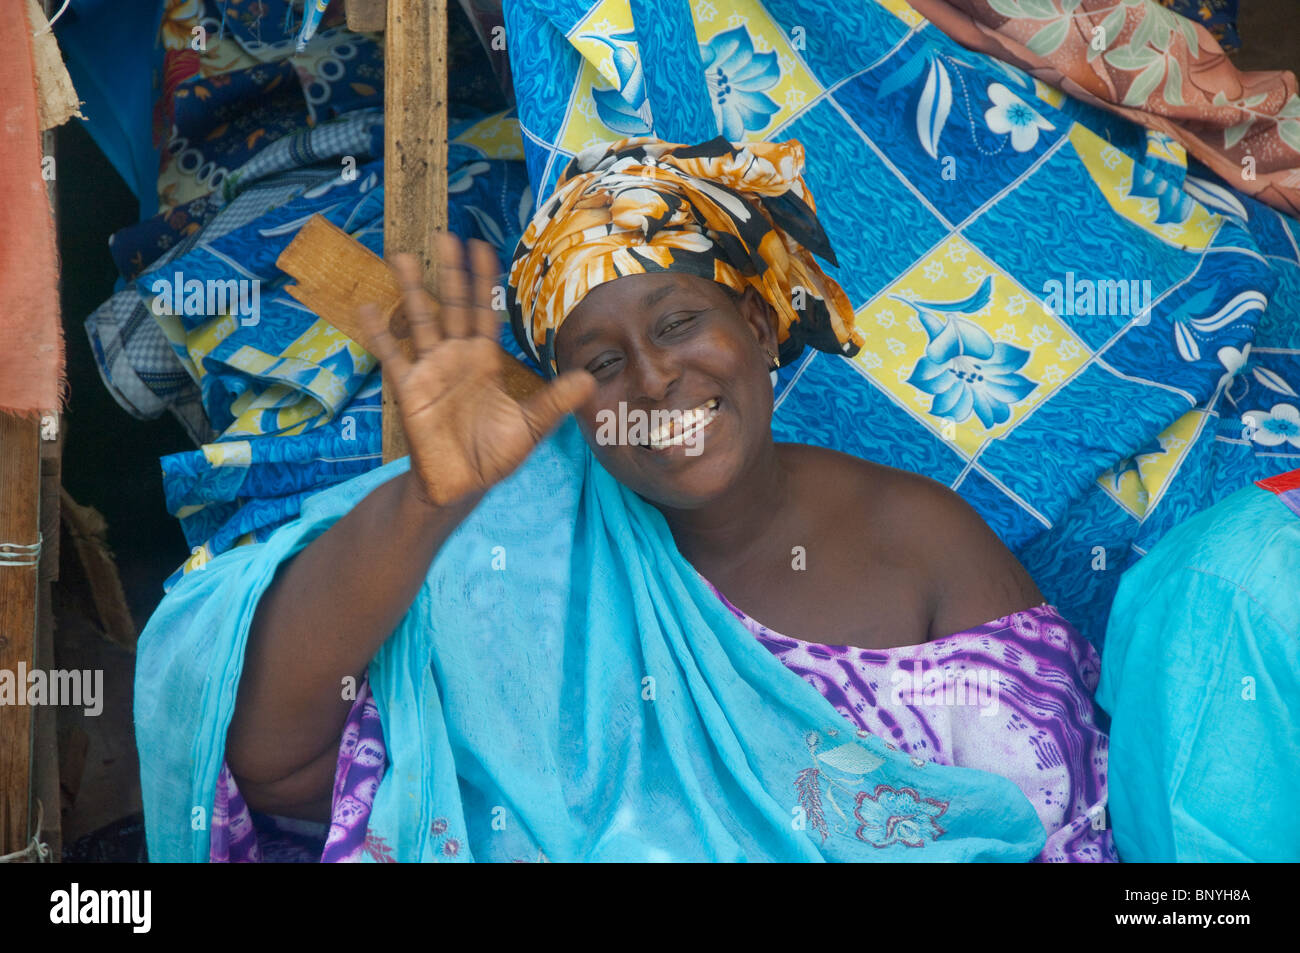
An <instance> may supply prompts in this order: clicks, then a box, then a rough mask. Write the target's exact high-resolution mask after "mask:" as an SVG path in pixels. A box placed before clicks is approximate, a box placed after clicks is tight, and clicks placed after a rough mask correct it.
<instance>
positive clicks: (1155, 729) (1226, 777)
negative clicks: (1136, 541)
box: [1097, 471, 1300, 862]
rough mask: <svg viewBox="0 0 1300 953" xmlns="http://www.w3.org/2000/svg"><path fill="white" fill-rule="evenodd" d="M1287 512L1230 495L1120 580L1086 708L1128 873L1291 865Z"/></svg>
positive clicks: (1296, 637)
mask: <svg viewBox="0 0 1300 953" xmlns="http://www.w3.org/2000/svg"><path fill="white" fill-rule="evenodd" d="M1296 476H1297V477H1300V471H1296ZM1294 492H1295V491H1292V494H1291V495H1294ZM1286 500H1287V495H1278V494H1275V493H1273V492H1269V491H1268V490H1265V489H1262V488H1260V487H1258V486H1249V487H1246V488H1245V489H1242V490H1238V491H1237V492H1236V493H1233V494H1232V495H1231V496H1229V497H1227V498H1226V499H1224V500H1223V501H1221V502H1220V503H1218V504H1217V505H1215V506H1213V507H1211V508H1210V509H1208V510H1205V511H1203V512H1201V513H1199V514H1197V515H1196V516H1195V517H1193V518H1192V519H1190V520H1188V521H1186V522H1185V523H1183V524H1182V525H1180V526H1179V527H1177V528H1176V529H1174V530H1173V531H1172V532H1170V533H1169V534H1168V535H1167V536H1165V538H1164V539H1163V540H1162V541H1161V542H1160V543H1159V544H1158V545H1157V546H1156V547H1155V548H1154V549H1152V550H1151V552H1150V553H1149V554H1148V555H1147V556H1146V557H1145V558H1144V559H1143V560H1142V561H1141V562H1139V563H1138V564H1137V565H1136V566H1135V567H1133V568H1132V569H1131V570H1129V572H1128V573H1127V574H1125V576H1124V579H1123V581H1122V582H1121V583H1120V587H1119V591H1118V594H1117V595H1116V598H1115V604H1114V608H1113V610H1112V612H1111V616H1110V625H1109V628H1108V629H1107V632H1106V651H1105V652H1104V653H1103V654H1102V674H1101V684H1100V685H1099V687H1098V690H1097V701H1098V702H1099V703H1100V704H1101V706H1102V707H1103V708H1104V709H1106V711H1107V712H1109V713H1110V715H1111V719H1112V721H1111V734H1110V814H1111V823H1112V825H1113V832H1114V835H1115V844H1116V847H1117V848H1118V850H1119V854H1120V857H1121V859H1123V860H1125V861H1166V862H1168V861H1292V862H1294V861H1300V811H1297V810H1296V809H1295V802H1296V792H1297V791H1300V730H1298V726H1300V514H1297V512H1295V511H1293V510H1292V509H1291V508H1289V507H1288V505H1287V503H1286Z"/></svg>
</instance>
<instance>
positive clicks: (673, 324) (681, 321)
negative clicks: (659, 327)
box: [664, 314, 695, 334]
mask: <svg viewBox="0 0 1300 953" xmlns="http://www.w3.org/2000/svg"><path fill="white" fill-rule="evenodd" d="M694 320H695V315H693V314H688V315H686V316H685V317H681V318H677V319H675V320H673V321H670V322H669V323H668V324H667V325H666V326H665V327H664V333H665V334H667V333H668V332H669V331H671V330H673V329H674V328H676V327H680V326H681V325H683V324H686V323H687V322H688V321H694Z"/></svg>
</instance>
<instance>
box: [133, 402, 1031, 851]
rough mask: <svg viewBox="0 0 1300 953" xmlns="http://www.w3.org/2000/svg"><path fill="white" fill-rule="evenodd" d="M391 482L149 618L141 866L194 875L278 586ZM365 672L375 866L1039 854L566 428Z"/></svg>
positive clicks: (230, 556) (199, 577)
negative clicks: (719, 588)
mask: <svg viewBox="0 0 1300 953" xmlns="http://www.w3.org/2000/svg"><path fill="white" fill-rule="evenodd" d="M408 462H409V461H408V460H405V459H403V460H399V461H394V462H393V463H391V464H389V465H387V466H385V467H383V468H382V469H379V470H375V471H372V472H370V473H367V474H365V475H363V476H360V477H357V478H356V479H353V480H351V481H349V482H348V483H344V484H341V485H339V486H336V487H333V488H331V489H329V490H327V491H325V492H322V493H320V494H319V495H317V496H315V497H313V498H312V499H311V500H309V501H308V502H307V503H306V505H305V506H304V507H303V511H302V515H301V517H300V518H299V519H297V520H296V521H294V522H293V523H290V524H288V525H286V526H284V527H283V528H282V529H280V530H279V531H278V532H276V533H275V534H274V535H273V536H272V537H271V538H270V539H269V540H268V541H267V542H265V543H260V544H256V545H250V546H244V547H240V548H237V549H235V550H232V551H230V552H228V553H226V554H224V555H222V556H221V557H219V558H217V559H216V560H213V561H212V562H211V563H209V564H208V565H207V567H206V568H205V569H203V570H202V571H199V572H192V573H190V574H188V575H187V576H186V577H185V578H184V580H183V581H182V582H181V583H180V584H179V585H177V586H176V587H175V588H174V589H173V590H172V592H171V593H170V594H169V595H168V596H167V597H166V598H165V599H164V600H163V603H162V604H161V605H160V606H159V608H158V611H157V612H156V613H155V615H154V617H153V618H152V619H151V620H150V622H149V625H148V627H147V628H146V630H145V632H144V634H143V635H142V636H141V639H140V645H139V657H138V663H137V669H136V671H137V676H136V691H135V697H136V710H135V717H136V732H137V740H138V745H139V751H140V765H141V777H142V783H143V792H144V807H145V820H146V825H147V832H148V846H149V855H150V858H151V859H152V860H163V861H169V860H193V861H204V860H207V859H208V851H209V844H208V831H207V823H206V819H207V818H208V817H209V816H210V815H211V812H212V805H213V799H214V792H215V787H216V781H217V775H218V773H219V771H220V768H221V765H222V760H223V749H224V742H225V735H226V730H227V727H228V726H229V724H230V720H231V716H232V713H233V710H234V705H235V697H236V690H237V688H238V684H239V675H240V670H241V667H242V664H243V659H244V649H245V645H246V641H247V638H248V632H249V628H250V624H251V622H252V619H253V613H254V611H255V609H256V607H257V603H258V599H259V597H260V596H261V594H262V592H263V591H264V590H265V589H266V587H267V586H268V585H269V584H270V582H271V580H272V578H273V576H274V575H275V572H276V568H277V567H278V566H279V565H280V564H281V563H282V562H284V561H285V560H287V559H289V558H290V557H292V556H293V555H294V554H295V553H296V552H298V551H299V550H301V549H302V548H303V547H305V546H306V545H307V544H308V543H310V542H311V541H312V539H314V538H315V537H316V536H318V535H320V534H321V533H322V532H324V531H325V530H326V529H328V528H329V527H330V526H331V525H332V524H333V523H334V521H335V520H337V519H338V518H339V517H341V516H342V515H343V514H344V513H346V512H348V510H349V509H350V508H351V507H352V506H353V505H355V504H356V503H357V501H359V500H360V499H361V498H362V497H364V496H365V495H366V494H367V493H368V492H370V491H371V490H372V489H374V488H375V487H376V486H378V485H379V484H380V483H382V482H384V481H385V480H388V479H390V478H392V477H393V476H395V475H397V474H399V473H401V472H402V471H403V470H405V469H406V468H407V466H408ZM338 571H339V572H340V573H365V572H368V571H369V567H366V566H360V565H356V566H340V567H338ZM369 677H370V682H371V687H372V690H373V692H374V694H375V700H376V704H377V706H378V709H379V714H380V717H381V719H382V722H383V726H384V740H385V743H386V744H387V746H388V757H389V761H390V765H389V768H388V771H387V772H386V773H385V775H384V778H383V781H382V783H381V784H380V785H379V788H378V790H377V792H376V794H375V801H374V806H373V809H372V813H371V817H370V829H369V834H370V836H371V837H372V838H375V839H376V841H377V842H379V843H383V844H385V845H386V846H387V847H388V848H390V849H391V852H392V856H393V857H395V858H396V859H398V860H405V861H414V860H434V859H439V860H445V859H449V858H448V857H446V855H445V854H443V853H439V852H437V850H436V848H437V846H438V844H440V843H445V842H446V840H447V839H448V838H454V839H456V840H457V841H458V843H459V844H460V845H462V849H461V850H460V851H459V852H458V854H457V855H456V856H455V858H454V859H456V860H537V859H539V858H545V859H548V860H552V861H579V860H583V861H603V860H629V861H650V860H677V861H737V860H780V861H796V860H804V861H817V860H836V861H839V860H846V861H847V860H880V861H969V860H999V861H1026V860H1030V859H1032V858H1033V857H1035V856H1036V855H1037V854H1038V853H1039V851H1040V850H1041V849H1042V847H1043V843H1044V840H1045V832H1044V830H1043V827H1042V824H1041V822H1040V821H1039V820H1038V818H1037V816H1036V814H1035V812H1034V809H1033V807H1032V806H1031V804H1030V803H1029V801H1028V799H1026V798H1025V796H1024V795H1023V794H1022V793H1021V792H1020V790H1019V789H1018V788H1017V787H1016V786H1015V785H1014V784H1013V783H1012V782H1011V781H1009V780H1007V779H1005V778H1002V777H999V776H996V775H993V774H989V773H987V772H983V771H977V770H973V769H967V768H958V767H948V766H944V765H938V764H931V763H927V762H924V761H922V760H921V759H919V758H917V759H913V758H910V757H909V756H907V755H906V754H903V753H902V752H899V751H897V750H894V749H892V748H891V747H889V746H888V745H887V744H886V743H885V742H883V741H882V740H881V739H879V738H876V737H874V736H871V735H867V734H865V733H863V732H858V731H857V730H856V729H855V728H854V727H853V726H852V725H851V724H850V723H849V722H848V721H847V720H846V719H845V718H844V717H843V716H842V715H840V714H839V713H838V712H837V711H836V710H835V709H834V708H833V707H832V706H831V704H830V703H829V702H828V701H826V699H825V698H823V697H822V696H821V694H819V693H818V691H817V690H816V689H815V688H813V686H812V685H810V684H808V683H807V682H805V681H804V680H803V679H801V678H800V677H799V676H797V675H795V674H794V673H793V672H791V671H789V670H788V669H786V668H785V667H784V666H783V665H782V664H781V662H780V661H778V660H777V659H776V658H775V657H774V656H773V655H772V654H771V653H770V652H768V651H767V649H765V648H763V647H762V646H761V645H760V644H759V643H758V642H757V641H756V640H755V639H754V638H753V637H752V636H751V635H749V633H748V632H747V631H746V630H745V629H744V627H743V626H742V625H741V623H740V622H739V621H738V620H737V619H736V618H735V617H734V616H732V615H731V613H730V612H729V611H728V610H727V609H726V607H725V606H723V604H722V603H721V602H719V601H718V599H717V598H716V597H715V596H714V595H713V594H712V593H711V592H709V590H708V588H707V587H706V585H705V583H704V581H703V579H702V578H701V577H700V576H699V575H698V574H697V573H696V572H695V571H694V569H693V568H692V567H691V565H690V564H689V563H688V562H687V561H686V560H685V558H684V557H683V556H682V555H681V554H680V553H679V552H678V550H677V548H676V546H675V545H674V542H673V538H672V535H671V534H670V533H669V531H668V527H667V525H666V523H665V522H664V519H663V517H662V515H661V514H660V513H659V512H658V510H656V509H655V508H654V507H652V506H650V505H649V504H648V503H646V502H645V501H644V500H642V499H641V498H639V497H638V496H636V495H635V494H634V493H633V492H632V491H630V490H628V489H626V488H625V487H623V486H622V485H620V484H619V483H618V482H617V481H616V480H614V479H613V477H611V476H610V475H609V474H608V473H607V472H606V471H605V470H604V469H603V468H602V467H601V466H600V464H599V463H597V462H596V460H595V458H594V457H593V456H592V454H591V452H590V450H589V448H588V447H587V445H586V443H585V441H584V440H583V438H582V435H581V433H580V432H579V430H578V427H577V424H576V422H575V421H574V420H573V419H572V418H569V419H568V420H566V422H565V423H564V424H563V425H562V426H561V428H560V429H559V430H558V431H557V432H556V433H555V434H554V435H553V436H551V437H550V438H548V439H547V440H546V441H545V442H544V443H543V444H542V445H540V446H539V447H538V448H537V450H536V451H535V452H534V453H533V454H532V455H531V456H530V457H529V459H528V460H527V461H526V462H525V463H524V465H523V466H522V467H521V468H520V469H519V470H518V471H516V473H515V474H513V475H512V476H511V477H510V478H509V479H508V480H506V481H504V482H503V483H501V484H499V485H498V486H496V487H494V488H493V489H492V491H491V492H490V493H488V495H487V496H486V497H485V498H484V499H483V501H482V502H481V503H480V504H479V506H478V507H477V508H476V509H475V511H474V512H473V513H472V514H471V516H470V517H469V518H468V519H467V520H466V521H465V522H464V523H463V524H462V525H461V526H460V527H459V528H458V529H457V531H456V532H455V533H454V534H453V535H452V536H451V538H450V539H449V540H448V541H447V543H446V544H445V545H444V546H443V548H442V550H441V551H440V552H439V553H438V556H437V557H436V558H435V560H434V561H433V564H432V566H431V567H430V569H429V573H428V578H427V579H426V581H425V584H424V586H423V587H422V589H421V590H420V593H419V595H418V596H417V598H416V600H415V603H414V604H413V605H412V607H411V609H410V611H409V612H408V613H407V614H406V617H405V618H404V619H403V621H402V623H401V624H400V625H399V626H398V628H397V630H396V631H395V632H394V633H393V635H392V637H391V638H390V639H389V640H388V641H387V642H386V643H385V644H384V646H383V647H382V648H381V649H380V651H379V652H378V654H377V655H376V656H375V658H374V660H373V662H372V663H371V665H370V669H369ZM831 777H833V778H835V779H837V780H838V781H840V782H843V783H846V784H848V785H850V786H851V788H852V789H853V790H855V791H856V792H857V793H856V796H855V797H854V799H853V800H852V801H849V802H845V801H844V798H843V796H841V797H840V799H839V800H836V799H835V798H834V795H833V794H832V793H831V791H830V788H829V787H828V786H827V785H826V782H825V779H827V778H831ZM837 790H843V788H842V787H839V786H837ZM435 820H437V821H438V822H439V824H438V825H437V827H438V833H437V836H435V833H434V831H433V828H434V822H435ZM444 824H445V827H444Z"/></svg>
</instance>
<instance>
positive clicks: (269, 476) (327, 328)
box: [135, 114, 532, 589]
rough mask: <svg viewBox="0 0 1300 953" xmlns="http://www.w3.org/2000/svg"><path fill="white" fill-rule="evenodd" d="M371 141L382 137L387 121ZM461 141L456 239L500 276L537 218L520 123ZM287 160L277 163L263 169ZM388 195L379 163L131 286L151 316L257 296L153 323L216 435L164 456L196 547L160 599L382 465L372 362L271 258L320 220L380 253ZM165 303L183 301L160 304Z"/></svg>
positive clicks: (470, 132)
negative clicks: (482, 254) (488, 260)
mask: <svg viewBox="0 0 1300 953" xmlns="http://www.w3.org/2000/svg"><path fill="white" fill-rule="evenodd" d="M372 132H373V137H374V139H376V140H378V141H382V125H380V126H379V127H378V128H377V129H375V130H372ZM451 133H452V136H453V141H452V142H451V143H450V145H449V149H448V156H449V160H450V162H449V164H450V171H449V179H448V197H449V207H448V212H449V220H450V226H451V229H452V231H454V232H455V233H457V234H458V235H460V236H461V237H462V238H466V239H468V238H479V239H482V240H483V241H486V242H488V243H490V244H491V245H493V247H495V248H496V249H497V252H498V254H499V255H500V256H501V258H502V261H503V268H504V262H505V261H507V260H508V258H509V255H510V253H511V251H513V249H514V246H515V245H516V244H517V243H518V240H519V236H520V234H521V233H522V231H523V226H524V224H525V223H526V217H527V215H529V214H530V213H531V209H532V193H531V191H530V189H529V186H528V179H527V174H526V172H525V170H524V166H523V162H522V161H521V157H522V152H521V150H520V146H519V130H518V123H517V122H516V121H515V120H514V119H513V118H512V117H511V116H510V115H508V114H503V115H493V116H487V117H483V118H477V119H467V120H462V121H460V122H458V123H456V124H454V125H453V126H452V129H451ZM371 134H372V133H371V132H367V136H370V135H371ZM277 145H278V144H277ZM272 148H274V147H272ZM268 151H269V150H268ZM277 164H278V163H277V161H276V160H275V157H274V156H271V157H270V159H269V161H268V162H267V163H266V166H267V170H271V169H274V168H275V167H276V166H277ZM242 181H244V182H245V183H247V182H248V179H243V180H242ZM268 181H271V182H274V181H276V178H275V177H272V178H271V179H269V180H268ZM383 195H384V192H383V161H382V160H375V161H373V162H369V163H366V164H364V165H361V166H360V167H358V168H357V169H356V171H355V174H354V175H348V174H346V173H345V174H339V173H337V172H336V173H335V174H334V175H332V176H331V177H329V178H328V179H325V180H321V181H319V182H318V183H317V184H316V185H314V186H313V187H311V188H308V189H306V190H305V191H300V193H299V194H297V195H295V196H294V197H292V198H288V199H287V200H286V201H283V202H280V203H277V204H275V205H274V207H271V208H270V209H269V210H266V211H264V212H263V213H262V214H260V215H258V216H256V217H255V218H252V219H251V220H250V221H248V222H246V223H245V224H243V225H241V226H240V227H238V228H235V229H232V230H222V231H221V232H219V233H214V234H213V235H212V237H211V238H209V237H208V232H207V230H205V231H204V233H202V234H201V235H200V236H199V237H198V238H197V240H195V241H194V242H192V243H190V244H189V246H188V250H187V251H186V252H185V253H184V254H183V255H178V256H175V257H169V258H168V259H167V260H166V261H165V262H164V263H163V264H161V265H159V266H157V267H155V268H153V269H151V270H149V271H146V272H145V273H143V274H142V275H141V276H140V277H139V278H138V279H137V281H136V283H135V288H136V293H137V298H138V299H140V300H149V301H150V303H151V304H154V303H155V299H156V298H158V297H159V296H163V297H164V298H165V297H166V295H167V294H168V293H170V292H172V291H173V290H174V289H175V288H176V287H182V286H187V285H188V283H189V282H191V281H196V282H199V283H200V284H202V285H204V286H206V285H207V283H210V282H212V283H225V282H232V281H233V282H236V283H243V285H240V286H241V287H243V286H251V285H252V284H253V283H255V284H256V287H257V288H258V289H259V292H258V313H257V314H256V315H255V316H253V315H244V314H236V313H233V312H232V313H210V312H209V311H208V310H207V309H206V308H198V309H189V308H186V307H182V308H181V309H179V310H180V311H184V312H186V313H176V314H172V315H165V314H164V315H157V314H155V315H154V317H155V318H156V324H157V326H159V327H161V328H162V329H163V331H164V332H165V333H166V336H167V338H168V340H169V341H170V344H171V347H172V350H173V353H174V355H175V358H176V360H177V361H178V362H179V363H180V364H181V365H183V366H185V367H188V368H192V369H193V372H194V374H195V375H196V376H197V378H198V381H199V384H200V387H201V392H202V396H203V404H204V408H205V409H206V413H207V417H208V419H210V420H211V421H212V422H213V423H214V424H215V425H216V426H217V427H218V428H220V431H219V432H220V435H219V436H218V437H217V438H216V439H215V440H212V441H209V442H205V444H204V446H202V447H201V448H200V449H199V450H196V451H190V452H188V453H182V454H173V455H171V456H168V457H164V458H163V461H162V465H163V486H164V491H165V493H166V497H167V507H168V510H169V511H170V512H171V513H172V514H173V515H175V516H177V517H178V518H179V519H180V520H181V527H182V529H183V531H184V533H185V537H186V541H187V543H188V544H189V545H190V547H191V555H190V558H189V559H188V560H186V562H185V563H184V565H183V566H182V567H181V568H180V569H178V570H177V571H176V572H175V573H173V574H172V576H171V577H169V578H168V580H167V581H166V583H165V584H164V588H165V589H170V588H171V587H172V586H173V585H174V584H175V583H176V582H177V581H178V580H179V579H180V578H181V577H182V576H183V575H184V574H185V573H186V572H189V571H191V570H193V569H198V568H201V567H203V566H205V565H207V563H208V562H209V561H210V560H212V559H213V558H215V557H216V556H219V555H220V554H221V553H223V552H225V551H226V550H228V549H231V548H233V547H235V546H239V545H243V544H248V543H254V542H259V541H262V540H265V539H267V538H268V537H269V536H270V534H271V533H272V532H273V531H274V530H275V529H276V528H277V527H278V526H281V525H283V524H284V523H286V522H288V521H289V520H292V519H294V518H295V517H296V516H297V515H298V513H299V511H300V510H301V507H302V504H303V502H304V501H305V500H306V499H307V498H308V497H310V496H311V495H312V494H313V493H314V492H317V491H318V490H320V489H322V488H324V487H326V486H330V485H333V484H335V483H338V482H340V481H343V480H346V479H349V478H351V477H353V476H355V475H357V474H359V473H362V472H365V471H366V470H368V469H371V468H373V467H376V466H378V465H379V463H380V442H381V441H380V413H379V406H380V393H379V390H380V388H379V375H378V372H377V371H375V369H374V368H375V364H374V360H373V358H371V357H370V355H369V354H367V353H366V352H365V351H364V350H363V349H362V348H361V346H360V345H359V344H357V343H356V342H354V341H352V340H351V339H349V338H347V337H346V336H345V335H343V334H342V333H341V332H339V331H337V330H336V329H335V328H333V327H332V326H331V325H329V324H328V323H327V322H325V321H323V320H322V319H320V318H318V317H317V316H316V315H315V314H314V313H313V312H311V311H309V310H307V309H306V308H305V307H303V306H302V305H301V304H300V303H299V302H298V301H297V300H295V299H294V298H292V297H291V296H290V295H289V294H288V293H287V292H285V291H284V290H283V285H284V284H285V283H286V282H287V280H288V279H287V276H286V275H284V274H283V273H282V272H281V271H280V270H279V269H278V268H277V267H276V264H275V262H276V259H277V258H278V257H279V255H280V254H281V252H283V250H284V249H285V248H286V247H287V246H288V244H289V243H290V242H291V241H292V240H293V238H294V236H295V235H296V234H297V233H298V230H299V229H300V228H301V227H302V225H303V224H304V223H305V222H306V221H307V220H308V219H309V218H310V217H311V216H313V215H321V216H323V217H324V218H326V219H327V220H329V221H331V222H333V223H334V224H336V225H338V226H339V227H340V228H341V229H343V230H344V231H345V232H347V233H348V234H349V235H351V236H352V237H353V238H354V239H356V240H357V241H359V242H360V243H361V244H363V245H365V246H366V247H367V248H369V249H370V250H371V251H373V252H375V253H376V254H378V255H382V254H383V205H384V198H383ZM159 282H161V283H159ZM146 296H148V297H146ZM168 303H170V304H173V305H174V304H175V302H174V301H172V302H167V301H165V300H164V301H163V302H160V304H168ZM185 303H186V302H185V301H184V300H182V302H181V304H182V305H185ZM172 310H178V309H175V308H172ZM227 311H228V312H229V311H230V309H227ZM506 334H508V329H504V328H503V335H506Z"/></svg>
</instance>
